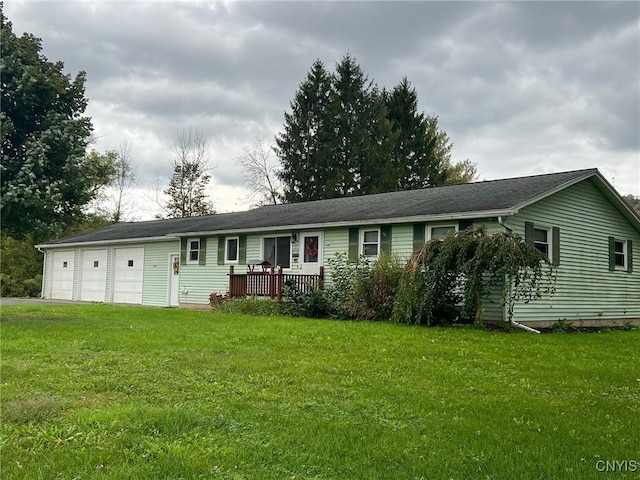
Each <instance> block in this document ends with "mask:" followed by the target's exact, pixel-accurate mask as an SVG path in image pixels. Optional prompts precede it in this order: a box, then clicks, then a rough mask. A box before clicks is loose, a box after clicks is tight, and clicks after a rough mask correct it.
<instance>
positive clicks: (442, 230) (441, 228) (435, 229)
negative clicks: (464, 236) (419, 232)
mask: <svg viewBox="0 0 640 480" xmlns="http://www.w3.org/2000/svg"><path fill="white" fill-rule="evenodd" d="M457 231H458V226H457V225H433V226H429V227H427V239H428V240H433V239H434V238H437V239H438V240H444V238H445V237H446V236H447V235H449V234H454V233H456V232H457Z"/></svg>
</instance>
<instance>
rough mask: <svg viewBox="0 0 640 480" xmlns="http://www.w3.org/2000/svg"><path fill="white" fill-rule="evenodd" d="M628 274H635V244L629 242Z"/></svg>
mask: <svg viewBox="0 0 640 480" xmlns="http://www.w3.org/2000/svg"><path fill="white" fill-rule="evenodd" d="M627 272H629V273H631V272H633V242H632V241H631V240H627Z"/></svg>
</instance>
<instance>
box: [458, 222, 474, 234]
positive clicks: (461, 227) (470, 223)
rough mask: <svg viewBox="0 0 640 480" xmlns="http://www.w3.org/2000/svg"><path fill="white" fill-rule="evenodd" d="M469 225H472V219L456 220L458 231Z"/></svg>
mask: <svg viewBox="0 0 640 480" xmlns="http://www.w3.org/2000/svg"><path fill="white" fill-rule="evenodd" d="M469 227H473V220H460V221H459V222H458V231H459V232H462V231H463V230H466V229H467V228H469Z"/></svg>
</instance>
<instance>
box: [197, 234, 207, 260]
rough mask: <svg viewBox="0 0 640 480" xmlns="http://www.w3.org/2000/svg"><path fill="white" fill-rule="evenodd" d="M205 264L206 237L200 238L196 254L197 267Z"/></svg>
mask: <svg viewBox="0 0 640 480" xmlns="http://www.w3.org/2000/svg"><path fill="white" fill-rule="evenodd" d="M206 263H207V237H200V251H199V252H198V265H206Z"/></svg>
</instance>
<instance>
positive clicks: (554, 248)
mask: <svg viewBox="0 0 640 480" xmlns="http://www.w3.org/2000/svg"><path fill="white" fill-rule="evenodd" d="M551 263H552V264H553V265H554V266H558V265H560V229H559V228H558V227H553V228H552V229H551Z"/></svg>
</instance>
